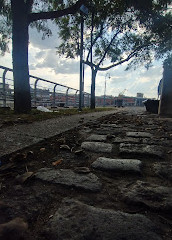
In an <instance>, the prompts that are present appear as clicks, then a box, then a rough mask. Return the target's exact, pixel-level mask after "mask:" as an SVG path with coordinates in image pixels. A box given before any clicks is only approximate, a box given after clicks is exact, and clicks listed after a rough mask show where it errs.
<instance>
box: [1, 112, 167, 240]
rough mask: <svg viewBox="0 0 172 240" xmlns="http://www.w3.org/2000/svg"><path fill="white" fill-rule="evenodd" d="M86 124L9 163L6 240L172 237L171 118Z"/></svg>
mask: <svg viewBox="0 0 172 240" xmlns="http://www.w3.org/2000/svg"><path fill="white" fill-rule="evenodd" d="M80 117H81V116H80ZM84 119H85V116H84ZM84 119H80V123H79V125H77V126H75V125H73V126H74V127H75V128H70V129H66V131H63V132H59V133H58V132H55V135H53V136H52V135H51V134H50V135H49V136H48V138H45V136H42V140H41V141H39V142H37V143H36V144H33V145H32V146H29V147H26V148H24V149H23V150H20V151H19V152H18V153H12V154H10V155H8V156H6V157H2V163H3V164H2V166H1V167H0V198H1V202H0V216H1V217H0V239H13V240H16V239H26V240H33V239H34V240H35V239H36V240H40V239H41V240H42V239H43V240H44V239H50V240H57V239H58V240H62V239H63V240H67V239H68V240H69V239H75V240H83V239H88V240H93V239H94V240H100V239H106V240H112V239H113V240H121V239H125V240H131V239H132V240H137V239H141V240H148V239H156V240H160V239H162V240H163V239H164V240H170V239H172V232H171V225H172V219H171V212H172V188H171V180H172V164H171V160H172V151H171V147H172V121H171V119H163V118H158V117H157V115H152V114H147V113H146V112H145V111H144V110H143V108H140V109H139V110H138V109H136V108H130V109H128V108H125V109H122V110H118V111H114V112H113V113H110V112H109V114H108V115H104V116H103V115H102V116H99V118H96V119H94V118H93V119H92V120H91V121H84ZM35 124H36V123H35ZM17 127H19V126H17ZM21 127H22V126H21ZM35 132H36V130H35ZM33 134H34V131H33ZM42 134H43V131H42Z"/></svg>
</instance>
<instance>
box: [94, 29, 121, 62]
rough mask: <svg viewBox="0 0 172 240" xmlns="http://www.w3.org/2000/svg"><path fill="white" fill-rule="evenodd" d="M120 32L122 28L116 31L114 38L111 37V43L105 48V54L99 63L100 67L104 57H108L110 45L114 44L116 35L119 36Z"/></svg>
mask: <svg viewBox="0 0 172 240" xmlns="http://www.w3.org/2000/svg"><path fill="white" fill-rule="evenodd" d="M119 33H120V30H118V31H117V32H116V33H115V35H114V36H113V38H112V39H111V41H110V43H109V45H108V46H107V48H106V50H105V52H104V54H103V56H102V58H101V60H100V62H99V64H98V67H99V66H100V64H101V63H102V62H103V60H104V58H105V57H106V54H107V52H108V51H109V49H110V47H111V45H112V43H113V41H114V39H115V38H116V36H117V35H118V34H119Z"/></svg>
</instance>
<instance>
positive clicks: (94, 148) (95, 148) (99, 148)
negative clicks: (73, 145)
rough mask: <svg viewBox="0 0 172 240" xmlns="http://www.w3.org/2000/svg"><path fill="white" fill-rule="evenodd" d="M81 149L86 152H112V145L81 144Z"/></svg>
mask: <svg viewBox="0 0 172 240" xmlns="http://www.w3.org/2000/svg"><path fill="white" fill-rule="evenodd" d="M81 147H82V148H83V149H85V150H87V151H91V152H98V153H110V152H112V144H109V143H102V142H83V143H82V145H81Z"/></svg>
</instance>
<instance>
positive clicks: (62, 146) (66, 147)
mask: <svg viewBox="0 0 172 240" xmlns="http://www.w3.org/2000/svg"><path fill="white" fill-rule="evenodd" d="M60 148H61V149H67V150H70V147H69V146H68V145H60Z"/></svg>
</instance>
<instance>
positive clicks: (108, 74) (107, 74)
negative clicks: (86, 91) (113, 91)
mask: <svg viewBox="0 0 172 240" xmlns="http://www.w3.org/2000/svg"><path fill="white" fill-rule="evenodd" d="M108 76H109V77H108ZM107 77H108V78H109V79H110V73H106V75H105V89H104V103H103V106H104V107H105V100H106V78H107Z"/></svg>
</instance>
